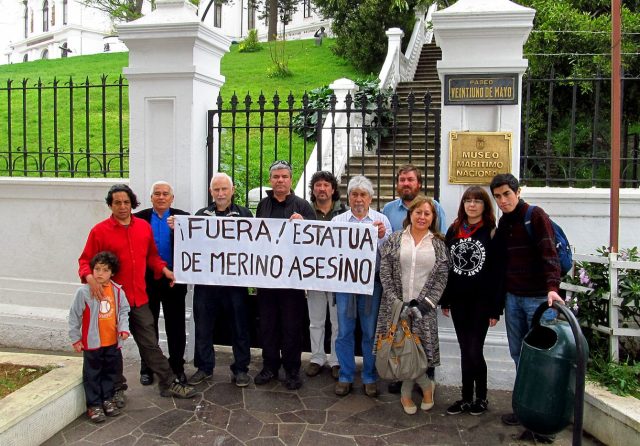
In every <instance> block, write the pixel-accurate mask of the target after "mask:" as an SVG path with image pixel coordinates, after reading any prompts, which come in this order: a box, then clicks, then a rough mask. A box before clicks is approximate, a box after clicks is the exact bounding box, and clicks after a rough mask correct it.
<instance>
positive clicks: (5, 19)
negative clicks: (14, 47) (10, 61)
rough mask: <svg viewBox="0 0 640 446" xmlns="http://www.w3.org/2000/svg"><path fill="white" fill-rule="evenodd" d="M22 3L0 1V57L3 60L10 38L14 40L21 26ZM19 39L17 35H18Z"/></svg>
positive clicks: (16, 0) (15, 0) (14, 0)
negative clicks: (12, 37)
mask: <svg viewBox="0 0 640 446" xmlns="http://www.w3.org/2000/svg"><path fill="white" fill-rule="evenodd" d="M21 5H22V1H21V0H0V11H2V13H1V14H0V57H2V58H3V59H5V56H4V52H5V50H6V48H7V46H8V45H9V42H10V40H11V36H12V35H13V36H14V40H17V39H16V33H18V32H19V30H20V29H22V28H21V26H22V20H23V19H22V6H21ZM17 37H18V39H19V34H18V36H17Z"/></svg>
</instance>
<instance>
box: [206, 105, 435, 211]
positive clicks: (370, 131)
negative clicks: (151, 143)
mask: <svg viewBox="0 0 640 446" xmlns="http://www.w3.org/2000/svg"><path fill="white" fill-rule="evenodd" d="M208 119H209V125H208V128H209V132H208V137H207V141H208V153H209V154H212V153H214V149H215V150H216V152H217V153H219V154H220V156H219V158H218V162H217V165H214V160H213V159H211V158H209V161H208V172H207V177H208V178H210V177H211V174H212V173H213V172H214V171H216V170H217V171H222V172H226V173H228V174H229V175H230V176H231V177H232V178H233V180H234V184H235V185H236V198H237V199H238V201H239V202H241V203H245V204H249V205H252V204H255V203H256V202H257V200H259V199H261V198H262V197H263V196H264V192H263V191H262V189H261V188H260V187H261V186H263V185H268V184H269V181H268V176H269V172H268V170H269V169H268V168H269V165H270V164H271V162H272V161H274V160H277V159H285V160H287V161H289V162H290V163H291V164H292V166H293V169H294V178H300V177H301V180H302V181H303V183H304V184H307V183H308V180H309V179H310V175H311V173H312V172H315V171H317V170H328V171H331V172H332V173H334V174H335V175H337V176H338V177H339V178H341V184H342V185H343V189H344V185H346V184H347V183H348V181H349V179H350V178H351V177H352V176H353V175H357V174H362V175H365V176H367V177H368V178H369V179H371V181H372V182H373V183H374V189H375V191H376V196H375V197H374V200H375V201H374V205H377V207H378V208H380V207H381V206H382V205H384V204H385V203H386V202H387V201H390V200H392V199H394V198H395V194H396V191H395V171H396V168H397V167H399V166H400V165H402V164H406V163H413V164H415V165H417V166H418V167H420V168H421V170H423V172H424V173H425V180H426V182H425V181H423V183H425V186H426V189H427V193H429V194H430V195H432V196H435V197H437V196H438V187H437V185H438V183H439V179H438V175H439V169H438V168H437V166H438V165H439V151H440V150H439V149H440V110H439V107H437V108H436V109H434V108H432V107H431V96H430V95H429V94H428V93H427V94H426V95H424V96H423V97H421V98H417V97H416V96H415V95H413V94H410V95H409V96H408V97H405V98H400V97H399V96H398V95H396V94H393V95H390V94H387V95H384V94H381V95H377V96H376V97H375V98H367V96H366V95H362V96H358V95H355V97H352V96H351V95H347V96H346V99H345V101H344V105H341V104H338V103H337V99H336V96H335V95H331V96H330V98H329V100H328V106H327V107H317V106H314V105H313V104H311V103H310V101H309V97H308V96H307V95H306V94H305V95H303V97H302V98H301V100H300V101H299V102H296V98H294V97H293V96H292V95H291V94H289V95H288V96H287V98H286V100H285V101H284V103H283V102H282V100H281V98H280V96H279V95H278V94H275V95H274V96H273V98H272V99H271V100H270V101H269V102H267V99H266V97H265V96H264V95H263V94H261V95H260V96H259V97H258V99H257V101H254V98H252V97H251V96H250V95H247V96H245V97H244V99H243V100H242V102H240V100H239V98H238V97H237V96H236V95H233V96H232V97H231V98H230V99H229V100H228V102H227V103H225V102H224V100H223V98H222V96H219V97H218V100H217V108H216V109H215V110H210V111H209V114H208ZM214 135H216V136H217V137H216V138H214ZM214 139H215V140H217V146H216V147H214ZM314 146H317V151H316V153H315V154H313V153H312V152H313V150H314ZM309 160H311V164H310V165H309V166H310V168H309V170H305V166H307V163H308V161H309ZM293 186H294V187H295V184H294V185H293ZM252 190H254V191H255V192H254V194H255V195H253V194H251V191H252ZM303 195H304V196H305V198H306V197H307V195H308V188H305V191H304V194H303Z"/></svg>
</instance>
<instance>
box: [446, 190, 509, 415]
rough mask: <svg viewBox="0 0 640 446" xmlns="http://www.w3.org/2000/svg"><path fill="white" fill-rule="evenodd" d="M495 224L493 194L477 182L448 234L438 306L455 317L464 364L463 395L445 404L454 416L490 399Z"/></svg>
mask: <svg viewBox="0 0 640 446" xmlns="http://www.w3.org/2000/svg"><path fill="white" fill-rule="evenodd" d="M495 228H496V219H495V215H494V212H493V204H492V201H491V198H490V197H489V194H488V193H487V192H486V191H485V190H484V189H483V188H481V187H479V186H471V187H469V188H468V189H467V190H466V191H465V192H464V194H463V195H462V199H461V200H460V206H459V208H458V216H457V218H456V220H455V221H454V222H453V224H452V225H451V226H450V227H449V230H448V231H447V235H446V237H445V241H446V244H447V247H448V248H449V255H450V258H451V264H452V268H451V270H450V271H449V280H448V282H447V288H446V290H445V294H444V296H443V298H442V300H441V301H440V306H441V307H442V313H443V314H444V315H445V316H447V317H449V314H451V317H452V319H453V326H454V327H455V330H456V336H457V337H458V343H459V344H460V363H461V369H462V399H461V400H459V401H456V402H455V403H454V404H453V405H451V406H450V407H449V408H448V409H447V413H448V414H450V415H456V414H459V413H463V412H469V413H470V414H471V415H481V414H483V413H484V412H485V411H486V410H487V406H488V404H489V402H488V400H487V363H486V362H485V359H484V354H483V348H484V340H485V337H486V336H487V331H488V329H489V326H491V327H493V326H494V325H496V323H497V322H498V319H500V306H499V305H498V301H497V300H496V299H497V282H498V280H497V275H496V274H495V273H494V259H493V252H492V238H493V234H494V232H495ZM474 388H475V400H474V398H473V397H474Z"/></svg>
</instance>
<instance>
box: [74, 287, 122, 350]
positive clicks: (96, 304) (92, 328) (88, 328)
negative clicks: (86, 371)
mask: <svg viewBox="0 0 640 446" xmlns="http://www.w3.org/2000/svg"><path fill="white" fill-rule="evenodd" d="M111 287H112V288H113V296H114V300H115V304H116V318H117V321H116V327H117V332H118V334H120V333H129V310H130V307H129V302H128V301H127V296H125V294H124V290H123V289H122V287H121V286H120V285H118V284H117V283H115V282H111ZM99 314H100V301H99V300H97V299H94V298H93V297H91V289H90V288H89V285H86V284H85V285H82V286H81V287H80V288H78V291H76V296H75V298H74V299H73V303H72V304H71V309H70V310H69V338H71V343H72V344H75V343H76V342H78V341H82V349H83V350H97V349H99V348H100V347H101V343H100V329H99V328H98V316H99ZM120 347H122V339H120V336H118V348H120Z"/></svg>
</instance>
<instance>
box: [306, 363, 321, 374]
mask: <svg viewBox="0 0 640 446" xmlns="http://www.w3.org/2000/svg"><path fill="white" fill-rule="evenodd" d="M321 370H322V366H321V365H320V364H316V363H315V362H310V363H309V366H308V367H307V376H316V375H317V374H318V373H320V371H321Z"/></svg>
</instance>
